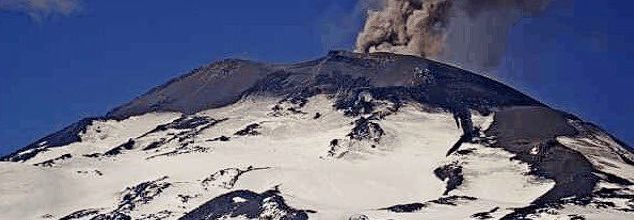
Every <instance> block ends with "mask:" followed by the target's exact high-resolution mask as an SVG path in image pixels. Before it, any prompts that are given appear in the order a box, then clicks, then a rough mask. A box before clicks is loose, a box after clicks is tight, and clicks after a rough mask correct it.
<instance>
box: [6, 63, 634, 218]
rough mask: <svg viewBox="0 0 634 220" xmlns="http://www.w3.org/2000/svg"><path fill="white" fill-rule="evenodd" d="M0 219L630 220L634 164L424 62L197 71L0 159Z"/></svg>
mask: <svg viewBox="0 0 634 220" xmlns="http://www.w3.org/2000/svg"><path fill="white" fill-rule="evenodd" d="M3 160H4V161H6V162H0V219H233V218H236V219H307V218H310V219H487V218H495V219H521V218H531V219H532V218H535V219H542V218H543V219H583V218H586V219H632V218H633V217H634V186H632V185H633V182H634V154H633V153H632V151H631V150H630V149H629V147H627V146H625V145H624V144H622V143H620V142H619V141H618V140H616V139H615V138H613V137H612V136H610V135H609V134H606V133H605V132H603V131H601V129H599V128H597V127H596V126H594V125H591V124H589V123H586V122H583V121H582V120H580V119H578V118H576V117H574V116H572V115H569V114H565V113H562V112H559V111H556V110H553V109H550V108H548V107H547V106H544V105H543V104H541V103H539V102H537V101H535V100H533V99H531V98H530V97H527V96H525V95H523V94H521V93H519V92H517V91H515V90H513V89H511V88H509V87H507V86H504V85H502V84H500V83H497V82H495V81H492V80H489V79H486V78H484V77H481V76H478V75H475V74H472V73H469V72H466V71H462V70H459V69H456V68H453V67H449V66H446V65H443V64H439V63H435V62H432V61H428V60H424V59H420V58H416V57H410V56H400V55H393V54H371V55H362V54H353V53H347V52H332V53H330V54H329V55H328V56H327V57H324V58H321V59H318V60H315V61H309V62H305V63H299V64H291V65H269V64H258V63H254V62H250V61H240V60H227V61H222V62H218V63H215V64H211V65H209V66H205V67H203V68H200V69H197V70H195V71H193V72H192V73H190V74H187V75H184V76H183V77H180V78H178V79H175V80H173V81H170V82H169V83H167V84H165V85H163V86H160V87H157V88H155V89H153V90H151V91H150V92H148V93H147V94H145V95H143V96H141V97H139V98H137V99H135V100H133V101H131V102H130V103H128V104H125V105H123V106H121V107H119V108H117V109H115V110H113V111H111V112H110V113H109V114H108V115H107V116H106V117H100V118H89V119H85V120H82V121H80V122H78V123H76V124H73V125H71V126H69V127H68V128H66V129H64V130H62V131H60V132H57V133H54V134H52V135H50V136H47V137H45V138H43V139H41V140H39V141H37V142H35V143H34V144H31V145H29V146H27V147H25V148H24V149H22V150H19V151H17V152H15V153H13V154H11V155H8V156H6V157H4V158H3Z"/></svg>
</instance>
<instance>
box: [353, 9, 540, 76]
mask: <svg viewBox="0 0 634 220" xmlns="http://www.w3.org/2000/svg"><path fill="white" fill-rule="evenodd" d="M382 1H383V4H382V6H381V7H379V9H378V10H369V11H368V17H367V20H366V22H365V26H364V29H363V30H362V31H361V33H359V35H358V36H357V43H356V50H357V52H365V53H367V52H392V53H400V54H409V55H417V56H423V57H429V58H435V59H440V60H443V61H446V62H451V63H454V64H458V65H462V66H468V67H471V68H473V69H480V70H482V69H486V68H490V67H494V66H497V65H498V64H499V62H500V59H501V56H502V55H503V53H504V50H505V47H506V42H507V39H506V38H507V35H508V31H509V29H510V28H511V27H512V26H513V25H514V24H515V23H516V22H517V21H519V19H521V18H522V17H527V16H532V15H535V14H536V13H538V12H540V11H542V10H543V9H545V8H546V6H548V4H549V2H550V0H382Z"/></svg>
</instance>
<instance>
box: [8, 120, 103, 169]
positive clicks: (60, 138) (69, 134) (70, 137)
mask: <svg viewBox="0 0 634 220" xmlns="http://www.w3.org/2000/svg"><path fill="white" fill-rule="evenodd" d="M96 120H105V119H104V118H85V119H82V120H80V121H78V122H75V123H73V124H71V125H69V126H68V127H65V128H64V129H62V130H61V131H58V132H55V133H53V134H50V135H48V136H46V137H44V138H42V139H39V140H37V141H35V142H34V143H32V144H29V145H28V146H26V147H24V148H22V149H20V150H17V151H15V152H13V153H11V154H9V155H6V156H4V157H1V158H0V161H13V162H24V161H26V160H28V159H31V158H33V157H35V156H36V155H37V154H39V153H40V152H43V151H47V148H52V147H58V146H64V145H67V144H70V143H73V142H77V141H80V140H81V138H80V137H79V134H80V133H83V132H86V128H87V127H88V126H90V125H92V123H93V121H96Z"/></svg>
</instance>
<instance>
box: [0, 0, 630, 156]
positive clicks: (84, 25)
mask: <svg viewBox="0 0 634 220" xmlns="http://www.w3.org/2000/svg"><path fill="white" fill-rule="evenodd" d="M0 1H2V0H0ZM570 1H571V0H565V2H555V4H554V5H553V7H551V9H549V10H548V11H546V12H545V13H544V14H543V16H540V17H538V18H532V19H528V20H523V21H522V22H520V23H519V24H518V25H517V26H516V27H515V28H514V29H513V30H512V32H511V33H510V38H511V40H510V45H509V48H508V51H507V55H506V57H505V61H504V62H503V65H502V66H501V67H500V68H499V70H498V71H496V72H499V73H498V74H497V75H496V76H495V77H496V78H498V79H499V80H501V81H503V82H505V83H507V84H509V85H511V86H514V87H516V88H518V89H520V90H521V91H523V92H526V93H528V94H530V95H532V96H534V97H536V98H537V99H540V100H542V101H544V102H546V103H548V104H550V105H552V106H554V107H556V108H559V109H563V110H565V111H568V112H571V113H573V114H576V115H578V116H580V117H582V118H584V119H586V120H589V121H592V122H596V123H597V124H599V125H600V126H602V127H604V128H606V129H607V130H608V131H610V132H612V133H613V134H615V135H617V136H618V137H620V138H621V139H623V140H624V141H626V142H628V143H630V144H632V143H634V131H632V128H633V126H632V124H634V98H632V94H634V92H632V91H631V87H633V86H634V74H632V73H631V71H633V70H634V59H632V57H631V55H632V54H634V43H632V40H631V39H634V25H632V24H634V14H633V12H632V10H630V9H631V8H632V6H633V5H634V3H630V1H582V0H578V1H574V0H572V1H573V2H574V3H570ZM355 5H356V1H354V0H350V1H342V0H275V1H273V0H271V1H255V0H253V1H186V2H185V1H178V2H175V1H169V2H168V1H150V0H143V1H140V0H139V1H116V2H115V1H85V2H83V4H82V5H81V9H80V10H77V11H75V12H74V13H71V14H70V15H54V16H49V17H44V18H41V19H39V20H34V19H33V18H31V17H29V16H26V15H25V14H24V13H19V12H16V11H4V12H0V154H4V153H8V152H9V151H12V150H15V149H16V148H18V147H22V146H24V145H26V144H28V143H30V142H32V141H34V140H36V139H38V138H40V137H43V136H45V135H46V134H48V133H51V132H54V131H57V130H59V129H61V128H63V127H64V126H66V125H68V124H70V123H72V122H75V121H77V120H79V119H80V118H83V117H88V116H97V115H103V114H104V113H105V112H107V111H108V110H109V109H111V108H113V107H116V106H117V105H120V104H122V103H124V102H126V101H128V100H130V99H132V98H134V97H136V96H138V95H140V94H142V93H144V92H145V91H147V90H148V89H150V88H152V87H154V86H156V85H159V84H162V83H164V82H165V81H167V80H169V79H170V78H173V77H175V76H178V75H180V74H182V73H184V72H186V71H188V70H190V69H193V68H195V67H197V66H199V65H202V64H205V63H208V62H211V61H215V60H218V59H222V58H227V57H240V58H248V59H254V60H259V61H270V62H294V61H301V60H306V59H311V58H315V57H319V56H323V55H324V54H325V53H326V52H327V51H328V50H329V49H350V48H352V45H353V43H354V37H355V33H356V32H357V31H358V29H359V28H360V24H361V21H360V17H359V16H356V15H355V14H354V12H355V9H354V7H355Z"/></svg>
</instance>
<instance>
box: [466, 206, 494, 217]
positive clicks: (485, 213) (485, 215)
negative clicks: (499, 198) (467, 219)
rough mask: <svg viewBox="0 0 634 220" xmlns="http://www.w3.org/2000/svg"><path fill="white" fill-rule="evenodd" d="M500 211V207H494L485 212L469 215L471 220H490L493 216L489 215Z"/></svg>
mask: <svg viewBox="0 0 634 220" xmlns="http://www.w3.org/2000/svg"><path fill="white" fill-rule="evenodd" d="M499 209H500V207H495V208H493V209H491V210H489V211H487V212H479V213H476V214H473V215H471V218H474V219H492V218H493V216H491V214H493V213H494V212H497V211H498V210H499Z"/></svg>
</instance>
